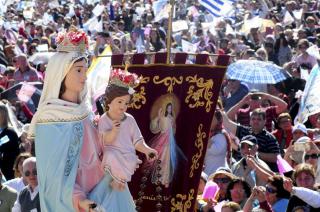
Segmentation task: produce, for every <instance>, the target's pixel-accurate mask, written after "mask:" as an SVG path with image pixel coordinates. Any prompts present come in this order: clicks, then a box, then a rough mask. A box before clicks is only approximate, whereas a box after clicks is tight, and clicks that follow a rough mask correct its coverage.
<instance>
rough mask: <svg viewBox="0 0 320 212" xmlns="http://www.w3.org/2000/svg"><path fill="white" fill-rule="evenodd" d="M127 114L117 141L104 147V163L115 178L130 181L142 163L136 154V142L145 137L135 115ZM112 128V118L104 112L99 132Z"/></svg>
mask: <svg viewBox="0 0 320 212" xmlns="http://www.w3.org/2000/svg"><path fill="white" fill-rule="evenodd" d="M125 115H126V118H125V119H124V120H123V121H122V122H121V125H120V131H119V134H118V136H117V138H116V141H114V142H113V143H112V144H108V145H106V146H105V148H104V154H103V161H102V164H103V168H104V169H105V170H106V171H108V172H109V173H110V175H111V176H112V177H113V178H114V179H115V180H120V181H126V182H129V181H130V180H131V176H132V175H133V173H134V171H135V169H136V168H137V165H138V164H139V163H141V161H140V160H139V158H138V156H137V155H136V150H135V144H137V143H138V142H139V141H141V140H143V137H142V134H141V132H140V129H139V127H138V125H137V123H136V121H135V119H134V117H133V116H132V115H130V114H128V113H125ZM111 129H112V120H111V119H110V118H109V117H108V116H107V115H106V114H103V115H102V116H101V118H100V120H99V132H100V133H105V132H106V131H109V130H111Z"/></svg>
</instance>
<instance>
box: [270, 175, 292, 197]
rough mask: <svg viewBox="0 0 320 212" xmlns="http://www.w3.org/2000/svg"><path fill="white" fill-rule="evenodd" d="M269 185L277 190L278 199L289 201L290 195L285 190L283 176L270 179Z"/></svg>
mask: <svg viewBox="0 0 320 212" xmlns="http://www.w3.org/2000/svg"><path fill="white" fill-rule="evenodd" d="M268 183H270V184H271V185H272V186H274V187H276V188H277V195H276V197H277V198H279V199H281V198H284V199H289V198H290V193H289V192H288V191H287V190H285V189H284V188H283V176H281V175H274V176H272V177H269V179H268Z"/></svg>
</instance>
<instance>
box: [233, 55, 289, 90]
mask: <svg viewBox="0 0 320 212" xmlns="http://www.w3.org/2000/svg"><path fill="white" fill-rule="evenodd" d="M288 77H290V74H288V73H287V72H286V71H284V70H283V69H282V68H281V67H280V66H277V65H275V64H273V63H271V62H264V61H259V60H238V61H236V62H234V63H232V64H230V65H229V66H228V69H227V78H228V79H233V80H239V81H243V82H247V83H253V84H276V83H277V82H280V81H283V80H285V79H286V78H288Z"/></svg>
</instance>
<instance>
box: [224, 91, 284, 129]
mask: <svg viewBox="0 0 320 212" xmlns="http://www.w3.org/2000/svg"><path fill="white" fill-rule="evenodd" d="M265 99H269V100H270V101H271V103H272V104H273V105H274V106H268V107H266V108H263V110H264V111H265V114H266V123H265V127H266V129H267V130H268V131H269V132H271V131H272V121H273V120H274V119H276V118H277V117H278V114H280V113H282V112H285V111H286V110H287V107H288V104H287V103H286V102H285V101H283V100H282V99H280V98H278V97H276V96H273V95H270V94H267V93H263V92H252V91H251V92H250V93H248V94H247V95H246V96H245V97H244V98H243V99H242V100H241V101H240V102H238V103H237V104H236V105H234V106H233V107H232V108H231V109H230V110H229V111H228V113H227V115H228V117H229V118H230V119H231V120H232V121H237V122H238V123H240V124H241V125H244V126H249V125H250V114H251V113H252V111H253V110H255V109H257V108H262V102H263V100H265Z"/></svg>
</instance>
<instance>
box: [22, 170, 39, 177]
mask: <svg viewBox="0 0 320 212" xmlns="http://www.w3.org/2000/svg"><path fill="white" fill-rule="evenodd" d="M31 173H32V174H33V176H37V170H36V169H34V170H32V172H30V171H26V172H25V173H24V175H25V176H26V177H29V176H30V175H31Z"/></svg>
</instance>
